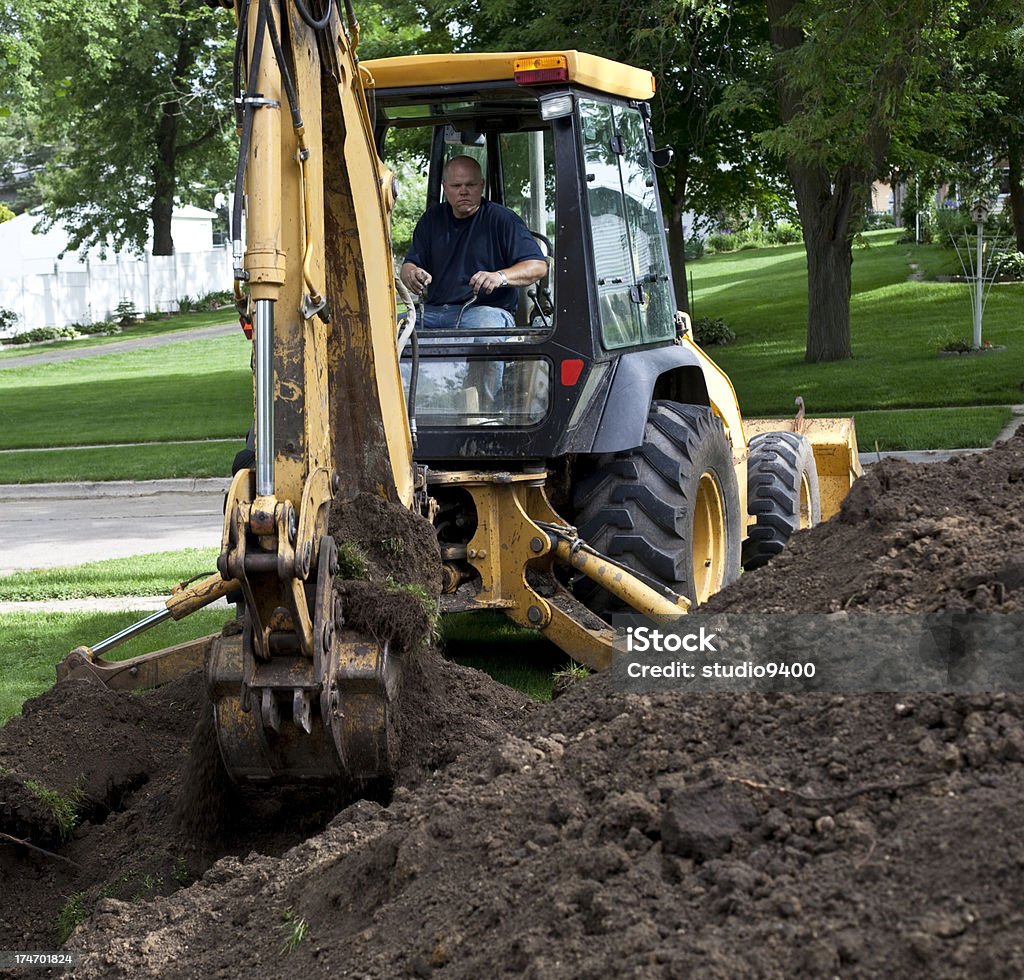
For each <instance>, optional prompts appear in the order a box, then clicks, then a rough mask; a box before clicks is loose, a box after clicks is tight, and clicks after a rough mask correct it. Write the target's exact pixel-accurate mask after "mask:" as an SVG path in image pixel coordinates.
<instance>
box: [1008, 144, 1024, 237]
mask: <svg viewBox="0 0 1024 980" xmlns="http://www.w3.org/2000/svg"><path fill="white" fill-rule="evenodd" d="M1007 157H1008V158H1009V162H1010V215H1011V217H1012V219H1013V237H1014V238H1016V240H1017V251H1018V252H1024V138H1022V137H1020V136H1014V137H1012V138H1011V139H1010V145H1009V147H1008V148H1007Z"/></svg>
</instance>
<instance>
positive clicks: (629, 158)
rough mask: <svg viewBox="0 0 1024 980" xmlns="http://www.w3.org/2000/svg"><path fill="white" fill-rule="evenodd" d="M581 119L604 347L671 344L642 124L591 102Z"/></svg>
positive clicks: (630, 114) (618, 109) (634, 114)
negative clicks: (655, 342) (655, 343)
mask: <svg viewBox="0 0 1024 980" xmlns="http://www.w3.org/2000/svg"><path fill="white" fill-rule="evenodd" d="M579 112H580V124H581V131H582V135H583V156H584V165H585V168H586V188H587V205H588V210H589V214H590V230H591V239H592V242H593V249H594V270H595V274H596V279H597V282H596V286H597V298H598V307H599V313H600V322H601V339H602V342H603V344H604V346H605V347H606V348H616V347H625V346H631V345H635V344H645V343H651V342H654V341H658V340H667V339H669V338H671V337H672V336H673V333H674V323H673V298H672V295H671V291H670V289H669V278H668V256H667V254H666V251H665V242H664V235H663V232H662V219H661V214H660V210H659V207H658V198H657V193H656V190H655V184H654V172H653V170H652V168H651V165H650V159H649V156H648V152H647V139H646V135H645V133H644V124H643V119H642V118H641V116H640V113H639V112H638V111H637V110H636V109H630V108H624V107H622V106H618V105H612V104H610V103H606V102H597V101H593V100H590V99H580V101H579Z"/></svg>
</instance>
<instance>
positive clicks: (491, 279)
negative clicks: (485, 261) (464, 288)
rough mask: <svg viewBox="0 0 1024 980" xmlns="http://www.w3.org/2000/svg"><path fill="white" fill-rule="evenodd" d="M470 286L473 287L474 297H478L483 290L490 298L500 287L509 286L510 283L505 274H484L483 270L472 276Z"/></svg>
mask: <svg viewBox="0 0 1024 980" xmlns="http://www.w3.org/2000/svg"><path fill="white" fill-rule="evenodd" d="M469 284H470V286H472V287H473V295H474V296H476V295H478V294H479V292H480V291H481V290H483V292H484V293H485V295H487V296H490V294H491V293H493V292H494V290H496V289H498V288H499V287H500V286H507V285H508V284H509V282H508V279H507V278H506V276H505V274H504V273H503V272H484V270H483V269H481V270H480V271H479V272H474V273H473V275H472V276H470V279H469Z"/></svg>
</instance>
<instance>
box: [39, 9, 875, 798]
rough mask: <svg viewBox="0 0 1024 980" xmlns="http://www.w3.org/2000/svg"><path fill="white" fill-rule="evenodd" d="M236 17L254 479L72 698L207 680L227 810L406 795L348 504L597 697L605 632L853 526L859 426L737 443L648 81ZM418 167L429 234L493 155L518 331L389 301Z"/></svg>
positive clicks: (604, 67)
mask: <svg viewBox="0 0 1024 980" xmlns="http://www.w3.org/2000/svg"><path fill="white" fill-rule="evenodd" d="M236 19H237V26H238V39H237V40H238V57H237V59H236V62H237V69H236V73H237V76H238V77H237V78H236V88H237V103H238V106H239V132H240V157H239V166H238V179H237V193H236V196H235V200H236V214H235V215H234V216H233V233H232V237H233V243H234V244H233V247H234V256H235V265H236V269H235V276H236V280H237V287H239V288H238V289H237V290H236V294H237V295H238V296H239V297H240V298H242V297H243V290H242V287H244V302H245V304H246V312H247V315H248V316H250V317H251V321H252V325H253V341H254V353H253V373H254V428H253V437H254V447H253V448H254V465H253V466H251V467H245V468H243V469H241V470H240V471H239V472H238V473H237V474H236V475H235V477H234V479H233V481H232V483H231V487H230V490H229V492H228V495H227V505H226V510H225V518H224V532H223V540H222V545H221V553H220V557H219V560H218V572H217V574H216V575H214V576H212V577H211V578H210V579H208V580H206V581H203V582H200V583H198V584H196V585H193V586H190V587H187V588H183V589H182V590H180V591H179V592H177V593H176V594H175V595H173V596H172V597H171V598H170V599H169V600H168V602H167V609H166V610H165V611H163V612H160V613H157V614H155V615H154V616H151V617H150V618H149V619H147V620H144V621H143V622H142V623H140V624H138V625H137V626H135V627H132V628H131V629H129V630H126V631H124V633H122V634H118V636H116V637H111V638H110V639H109V640H106V641H104V642H103V643H101V644H98V645H96V646H93V647H91V648H90V647H80V648H78V649H77V650H75V651H73V652H72V654H70V655H69V657H68V658H67V659H66V660H65V662H64V663H63V664H62V665H61V666H60V668H59V674H60V676H80V675H82V674H87V675H90V676H94V677H99V678H101V679H103V680H104V682H105V683H108V684H110V685H114V686H126V687H141V686H146V685H149V684H156V683H160V682H162V681H164V680H166V679H168V678H170V677H172V676H176V675H177V674H179V673H181V672H182V671H184V670H187V669H191V668H192V667H196V666H198V665H200V664H205V669H206V677H207V684H208V688H209V691H210V695H211V699H212V701H213V705H214V711H215V715H216V717H215V720H216V729H217V735H218V740H219V743H220V748H221V753H222V756H223V758H224V761H225V764H226V766H227V769H228V771H229V773H230V774H231V776H232V778H234V779H235V780H236V781H249V782H261V781H277V782H305V781H325V782H338V781H355V780H363V779H380V778H383V779H386V778H387V777H388V776H389V774H390V773H391V772H392V771H393V769H394V765H395V755H394V739H393V736H392V729H393V718H392V713H393V710H394V700H395V691H396V689H397V685H398V683H399V680H400V677H399V675H400V663H401V657H400V656H397V655H395V653H394V652H393V651H392V650H391V649H390V647H389V644H388V643H386V642H378V641H376V640H375V639H373V638H372V637H371V636H367V635H360V634H359V633H357V632H354V631H353V630H351V629H350V628H349V627H348V626H347V625H346V622H345V610H344V607H343V605H342V604H341V603H339V602H338V601H336V594H335V588H334V586H335V578H336V576H337V575H338V545H339V544H342V542H336V541H335V540H333V539H332V537H331V536H330V535H329V533H328V521H329V517H330V514H331V510H332V508H333V507H339V506H342V505H344V504H345V503H346V502H350V501H352V500H353V499H355V498H356V497H357V496H358V495H360V494H366V493H370V494H375V495H377V496H379V497H380V498H383V499H384V500H386V501H388V502H389V503H390V504H392V505H395V506H399V507H401V508H404V509H407V510H409V511H412V512H415V513H417V514H420V515H422V516H423V517H424V518H426V519H428V520H430V521H431V522H432V523H433V525H434V527H435V529H436V533H437V540H438V549H439V559H440V561H441V562H442V563H443V569H444V587H443V590H444V594H443V595H442V596H441V597H440V599H441V602H442V605H443V607H444V608H445V609H451V610H469V611H472V610H500V611H501V612H503V613H504V614H505V615H506V616H508V617H509V618H510V619H511V620H513V621H514V622H516V623H518V624H521V625H523V626H527V627H532V628H535V629H537V630H540V631H542V632H543V633H544V634H545V635H546V636H547V637H548V638H550V639H551V640H552V641H553V642H554V643H556V644H557V645H558V646H559V647H561V648H562V649H563V650H564V651H565V652H566V653H567V654H569V655H570V656H571V657H573V658H574V659H576V660H577V661H579V662H581V663H584V664H587V665H589V666H591V667H594V668H597V669H601V668H604V667H607V666H608V664H609V663H610V659H611V656H612V642H613V639H614V635H615V634H614V631H613V629H612V628H611V626H610V625H609V620H610V614H611V613H612V612H613V611H615V610H627V611H633V612H638V613H641V614H643V615H645V616H651V617H673V618H674V617H677V616H680V615H682V614H684V613H685V612H686V610H687V609H688V608H690V606H691V605H693V604H695V603H699V602H701V601H703V600H705V599H706V598H707V597H708V596H709V595H711V594H712V593H714V592H715V591H717V590H718V589H720V588H721V587H722V586H723V585H725V584H727V583H728V582H729V581H731V580H732V579H734V578H735V577H736V576H737V575H738V574H739V573H740V569H741V565H742V566H743V567H746V568H755V567H756V566H757V565H759V564H763V563H764V562H765V561H767V560H768V559H769V558H770V557H771V556H772V555H773V554H775V553H777V552H778V551H779V550H781V548H782V547H783V546H784V545H785V543H786V540H787V539H788V537H789V536H790V534H791V533H792V532H793V531H794V530H796V529H797V528H800V527H807V526H810V525H811V524H812V523H814V522H816V521H817V520H819V519H822V518H826V517H828V516H830V515H831V514H832V513H833V512H834V511H835V510H836V509H837V507H838V505H839V502H840V501H841V499H842V498H843V497H844V496H845V494H846V492H847V491H848V489H849V487H850V484H851V482H852V480H853V479H854V477H855V476H856V475H857V473H858V472H859V463H858V460H857V452H856V444H855V441H854V435H853V428H852V422H851V421H850V420H843V419H831V420H821V419H819V420H810V419H806V420H805V419H803V418H802V417H799V418H798V419H797V420H795V421H794V422H793V423H792V424H782V425H780V423H779V422H778V421H777V420H776V421H753V422H752V421H750V420H743V419H741V417H740V412H739V407H738V404H737V399H736V396H735V393H734V391H733V388H732V386H731V384H730V382H729V380H728V378H727V377H726V376H725V375H724V373H723V372H722V371H721V370H720V369H719V368H718V367H717V366H716V365H715V364H714V363H713V362H712V361H711V360H710V359H709V358H708V357H707V356H706V355H705V354H704V352H703V351H702V350H701V349H700V348H699V347H698V346H697V345H696V344H695V343H694V342H693V339H692V336H691V333H690V328H689V321H688V319H687V317H686V316H685V315H682V314H679V313H677V312H676V310H675V304H674V301H673V290H672V282H671V278H670V274H669V266H668V258H667V254H666V246H665V240H664V232H663V224H662V218H661V209H660V204H659V201H658V191H657V182H656V180H655V169H654V168H655V167H656V166H658V165H663V164H664V163H665V162H666V161H667V159H668V155H669V151H667V150H664V149H658V148H657V147H656V145H655V142H654V136H653V133H652V129H651V123H650V111H649V108H648V106H649V100H650V98H651V96H652V94H653V92H654V79H653V77H652V76H651V74H650V73H649V72H646V71H642V70H640V69H637V68H633V67H629V66H627V65H622V64H618V63H614V62H611V61H608V60H606V59H603V58H599V57H595V56H593V55H588V54H584V53H580V52H576V51H544V52H513V53H490V54H474V55H429V56H420V57H403V58H391V59H384V60H380V61H370V62H363V63H360V62H359V60H358V59H357V57H356V46H357V43H358V33H359V29H358V24H357V23H356V21H355V18H354V16H353V13H352V9H351V7H350V6H348V5H347V4H346V6H345V8H344V10H339V9H338V7H337V5H336V4H334V3H332V2H331V0H321V3H320V4H319V5H318V6H317V7H316V9H315V10H314V11H311V10H310V9H309V7H308V6H307V3H305V2H302V0H239V2H238V3H237V4H236ZM399 153H401V154H403V155H404V156H403V157H402V159H405V160H408V159H410V158H412V159H416V160H418V161H420V163H421V165H422V168H423V170H424V171H425V172H426V174H427V181H426V186H427V200H426V201H424V202H423V204H424V205H426V204H427V203H433V202H436V201H438V200H439V199H440V187H441V172H442V169H443V167H444V165H445V163H446V161H447V160H448V159H450V158H451V157H452V156H454V155H463V156H465V155H470V156H473V157H475V158H476V159H477V160H479V161H480V163H481V166H482V168H483V171H484V173H485V174H486V183H487V196H488V197H489V199H491V200H494V201H496V202H498V203H500V204H503V205H505V206H506V207H509V208H512V209H513V210H515V211H517V212H518V213H519V214H520V215H521V216H522V217H523V219H524V221H526V223H527V225H528V227H529V228H530V229H531V230H532V232H533V234H534V236H535V238H536V239H537V241H538V242H539V243H541V245H542V248H543V252H544V254H545V255H546V256H547V264H548V274H547V275H546V276H545V277H544V278H543V279H542V280H541V281H540V282H539V283H538V284H537V285H536V286H534V287H531V288H530V289H529V290H524V291H523V295H522V297H521V303H520V311H519V315H518V317H517V321H516V325H515V327H514V329H513V330H511V331H508V330H505V331H501V332H497V331H495V330H494V329H493V328H485V329H472V330H470V329H466V328H461V329H458V330H453V331H440V330H424V329H417V327H416V322H415V321H416V314H417V310H416V304H415V303H414V302H413V301H412V298H411V297H409V296H408V295H406V296H405V297H404V299H405V300H406V302H405V303H404V304H402V303H401V302H400V300H401V299H402V298H403V297H401V296H400V295H399V289H400V285H396V281H395V277H394V256H393V255H392V237H391V227H390V216H391V211H392V207H393V204H394V201H395V194H396V179H395V175H394V172H393V171H392V170H391V169H389V167H388V166H387V165H386V164H385V163H384V160H388V159H391V160H395V161H397V160H398V159H399V155H398V154H399ZM395 167H396V169H399V168H398V164H397V162H396V164H395ZM243 211H244V223H243ZM243 224H244V237H243ZM399 258H400V257H399ZM401 305H405V306H406V307H407V309H406V310H405V315H404V316H403V317H402V318H401V320H400V319H399V317H398V310H399V306H401ZM484 377H489V378H490V379H491V383H489V384H484V383H483V381H482V379H483V378H484ZM495 379H498V380H499V381H500V394H499V395H497V396H496V394H495V390H494V389H495V383H494V381H495ZM231 592H235V593H236V594H238V593H240V595H241V597H242V600H243V601H242V602H241V603H240V608H241V609H242V610H243V612H242V614H241V617H240V619H239V620H238V621H237V622H235V623H232V624H229V626H228V627H227V628H226V629H225V630H224V632H223V633H222V634H221V635H219V636H216V637H211V638H207V639H205V640H202V641H197V642H196V643H194V644H185V645H183V646H182V647H179V648H174V649H172V650H164V651H158V652H157V653H154V654H149V655H148V656H146V657H141V658H136V659H135V660H128V661H122V662H116V661H109V660H107V659H106V658H105V657H104V656H103V654H104V653H105V652H106V651H107V650H109V649H111V648H112V647H113V646H116V645H117V644H118V643H119V642H121V641H122V640H123V639H125V638H127V637H129V636H134V635H136V633H138V632H140V631H141V630H142V629H146V628H148V627H149V626H152V625H154V624H155V623H157V622H160V621H162V620H163V619H166V618H168V617H173V618H181V616H184V615H187V614H188V613H189V612H191V611H193V610H195V609H197V608H200V607H202V606H204V605H206V604H208V603H209V602H211V601H213V600H214V599H216V598H219V597H222V596H224V595H227V594H228V593H231Z"/></svg>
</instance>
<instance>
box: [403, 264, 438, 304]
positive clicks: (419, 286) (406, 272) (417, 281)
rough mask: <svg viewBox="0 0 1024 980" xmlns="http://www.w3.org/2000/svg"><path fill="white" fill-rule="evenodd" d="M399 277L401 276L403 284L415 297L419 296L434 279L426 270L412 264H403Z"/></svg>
mask: <svg viewBox="0 0 1024 980" xmlns="http://www.w3.org/2000/svg"><path fill="white" fill-rule="evenodd" d="M399 276H401V279H402V282H404V283H405V285H406V287H407V288H408V289H409V291H410V292H411V293H412V294H413V295H414V296H419V295H420V294H421V293H422V292H423V290H424V289H426V288H427V286H429V285H430V283H431V281H432V279H433V276H431V275H430V273H429V272H427V270H426V269H421V268H420V267H419V266H418V265H414V264H413V263H412V262H405V263H403V265H402V270H401V272H400V273H399Z"/></svg>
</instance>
